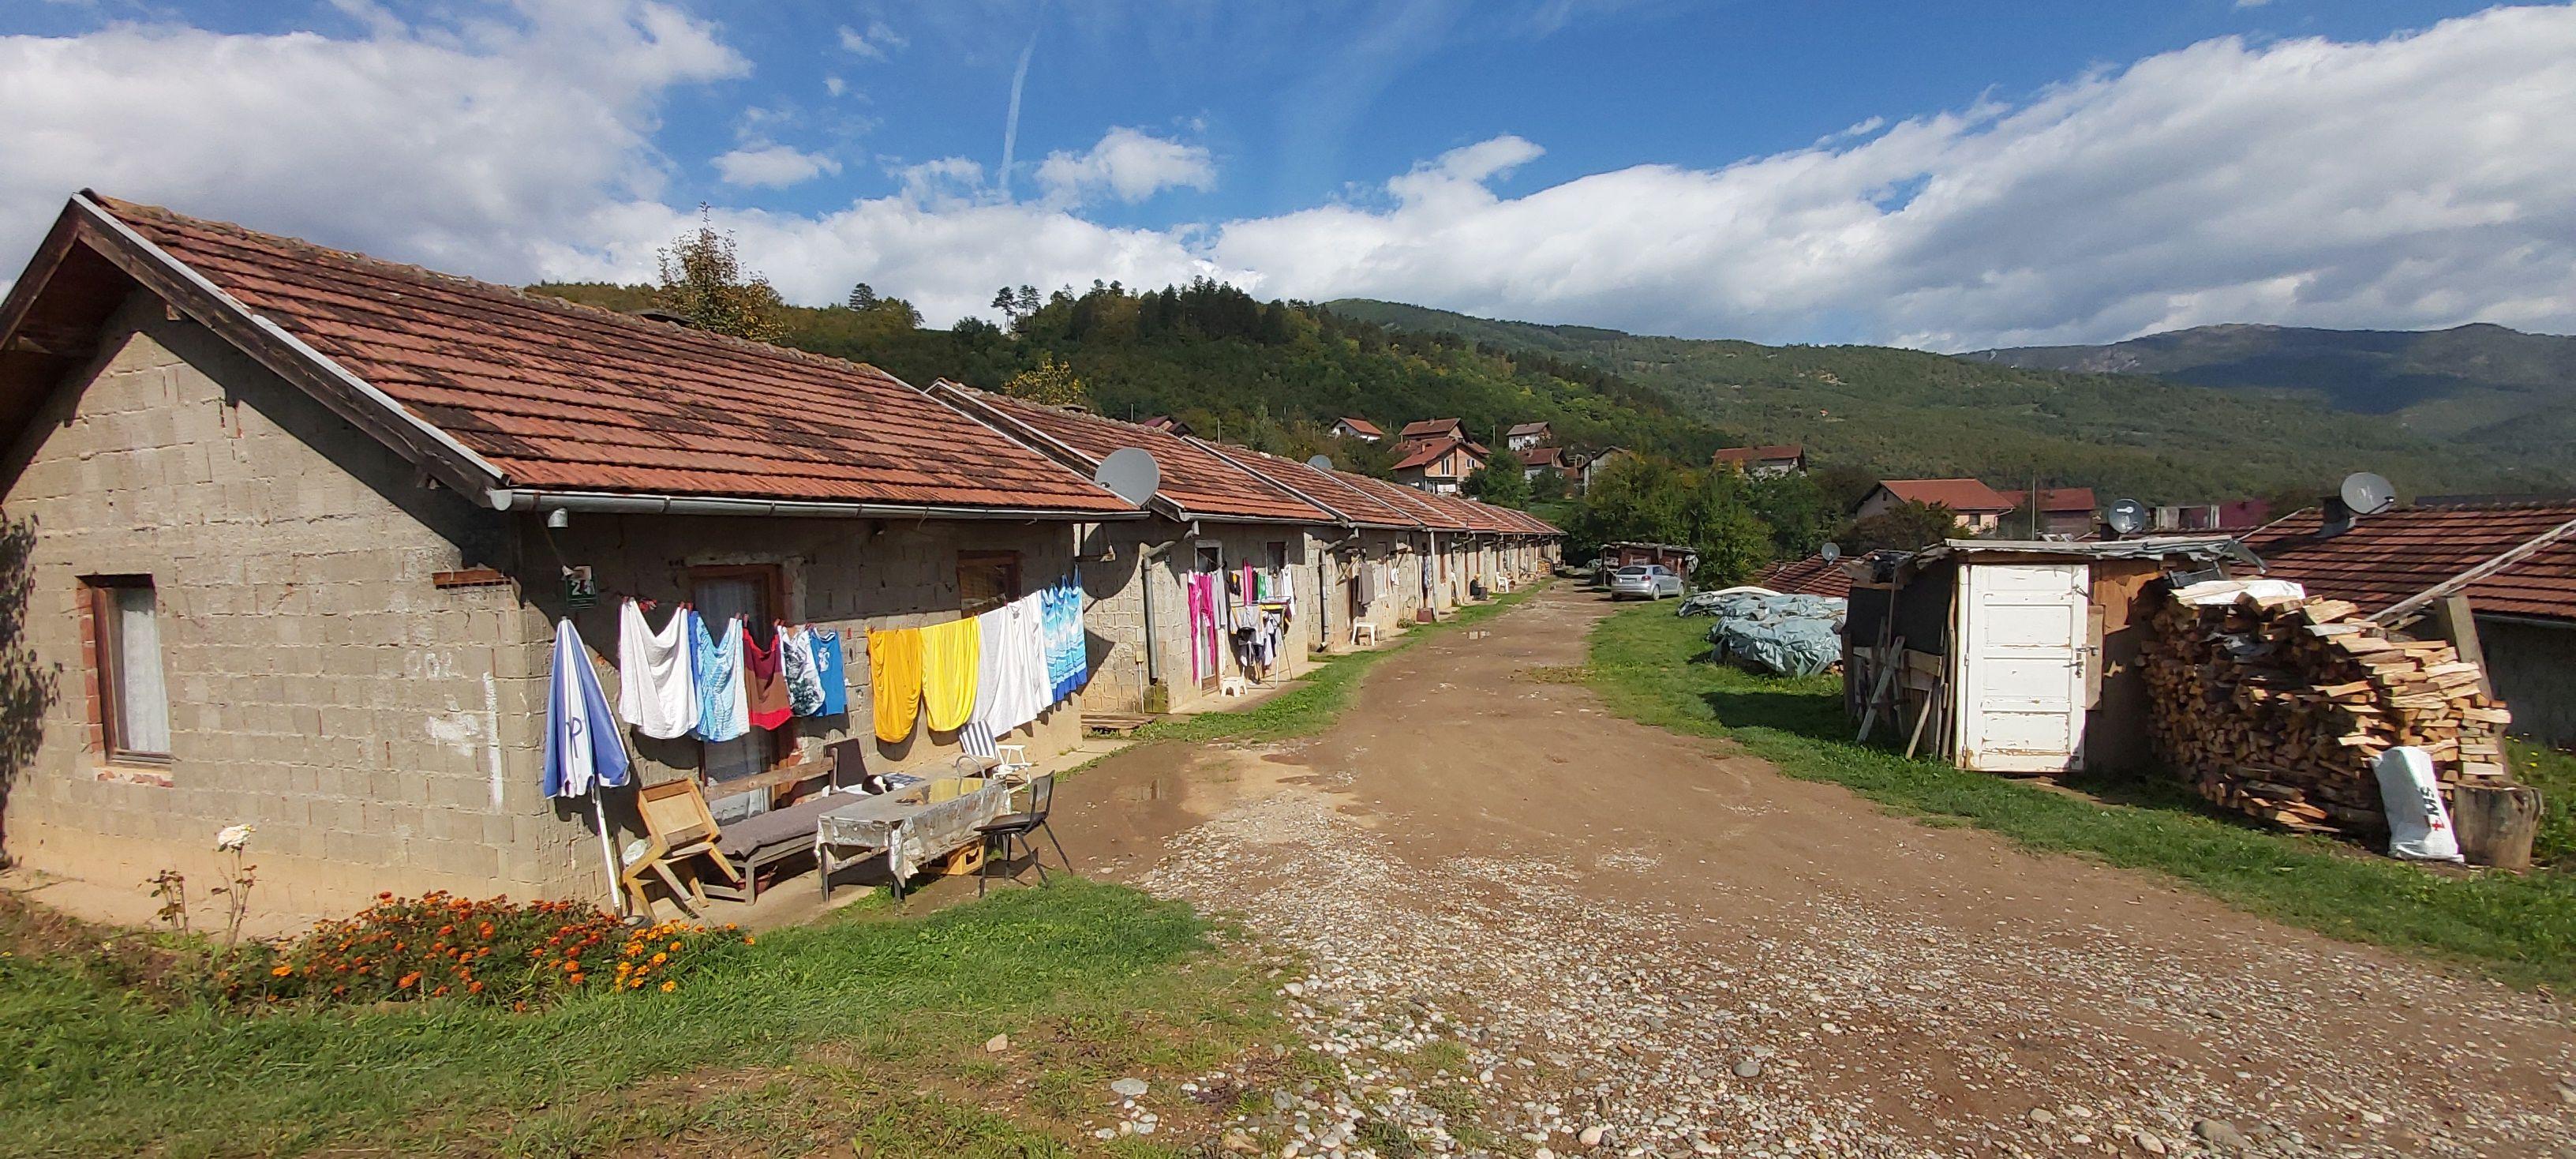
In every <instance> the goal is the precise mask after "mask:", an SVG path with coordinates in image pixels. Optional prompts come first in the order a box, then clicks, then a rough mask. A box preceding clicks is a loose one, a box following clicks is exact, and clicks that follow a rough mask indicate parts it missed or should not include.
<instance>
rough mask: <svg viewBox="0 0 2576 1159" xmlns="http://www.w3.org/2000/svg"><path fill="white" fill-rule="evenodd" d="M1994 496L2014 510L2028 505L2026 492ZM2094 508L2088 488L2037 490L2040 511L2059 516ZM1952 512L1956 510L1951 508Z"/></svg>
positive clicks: (2009, 492)
mask: <svg viewBox="0 0 2576 1159" xmlns="http://www.w3.org/2000/svg"><path fill="white" fill-rule="evenodd" d="M1995 494H1997V495H2001V496H2003V497H2004V499H2005V500H2006V501H2007V502H2009V503H2011V504H2012V505H2013V509H2014V510H2020V509H2021V508H2022V507H2024V506H2026V505H2028V504H2029V503H2030V492H2028V491H1997V492H1995ZM2096 506H2098V505H2097V504H2096V503H2094V502H2093V489H2092V488H2090V487H2042V488H2040V489H2039V509H2040V510H2042V511H2048V512H2056V513H2061V514H2062V513H2064V512H2069V511H2083V512H2091V511H2092V510H2093V509H2094V508H2095V507H2096ZM1953 510H1956V509H1955V508H1953Z"/></svg>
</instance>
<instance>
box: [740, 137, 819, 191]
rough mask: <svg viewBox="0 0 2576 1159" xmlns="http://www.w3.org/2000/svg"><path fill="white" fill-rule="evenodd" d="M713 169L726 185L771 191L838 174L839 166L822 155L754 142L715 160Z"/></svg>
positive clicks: (784, 146)
mask: <svg viewBox="0 0 2576 1159" xmlns="http://www.w3.org/2000/svg"><path fill="white" fill-rule="evenodd" d="M715 166H716V173H717V175H718V176H721V177H723V178H724V179H725V183H726V184H728V185H748V186H755V187H764V188H770V189H777V188H782V187H785V186H789V185H795V184H798V183H800V182H805V181H811V180H813V179H814V178H816V177H819V176H822V175H823V174H825V173H838V172H840V171H841V163H840V162H838V161H835V160H833V159H831V158H830V157H827V156H824V155H823V154H821V153H807V152H804V151H802V150H799V149H795V148H792V147H790V146H786V145H777V144H770V143H766V142H755V143H752V144H748V145H745V146H743V147H742V148H739V149H735V150H733V151H731V152H728V153H723V154H720V155H718V156H717V157H716V160H715Z"/></svg>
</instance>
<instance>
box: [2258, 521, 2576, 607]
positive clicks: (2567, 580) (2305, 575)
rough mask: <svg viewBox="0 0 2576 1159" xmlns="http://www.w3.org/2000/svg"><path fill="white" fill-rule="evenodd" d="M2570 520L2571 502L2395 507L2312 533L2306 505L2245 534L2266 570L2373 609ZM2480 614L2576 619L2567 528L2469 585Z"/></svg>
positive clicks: (2572, 538) (2574, 559)
mask: <svg viewBox="0 0 2576 1159" xmlns="http://www.w3.org/2000/svg"><path fill="white" fill-rule="evenodd" d="M2570 522H2576V502H2561V503H2501V504H2469V505H2460V506H2444V507H2404V508H2399V509H2397V510H2394V511H2383V512H2381V513H2379V514H2377V515H2365V516H2362V517H2361V519H2360V520H2359V521H2358V522H2356V523H2355V524H2353V527H2352V529H2351V530H2349V531H2346V532H2344V533H2343V534H2341V535H2336V536H2331V537H2328V538H2323V539H2320V538H2318V537H2317V530H2318V527H2319V525H2320V514H2319V512H2318V511H2316V510H2315V509H2313V508H2311V509H2309V510H2306V511H2301V512H2298V513H2296V514H2292V515H2288V516H2285V517H2283V518H2281V519H2279V520H2277V521H2275V522H2273V523H2272V524H2271V525H2269V526H2267V527H2265V528H2263V529H2262V530H2261V531H2258V532H2255V533H2254V534H2252V535H2248V536H2246V537H2245V546H2247V547H2249V548H2252V549H2253V550H2254V554H2256V555H2258V556H2261V557H2262V558H2263V563H2264V564H2265V565H2266V567H2267V569H2268V570H2267V571H2266V573H2265V574H2267V575H2270V576H2272V577H2274V578H2278V579H2288V580H2297V581H2298V582H2299V583H2300V584H2301V585H2303V586H2305V587H2306V588H2307V589H2308V592H2309V594H2311V595H2320V596H2330V597H2333V598H2335V599H2341V600H2351V601H2352V602H2354V603H2356V604H2360V605H2361V607H2362V610H2363V611H2364V612H2377V611H2379V610H2381V609H2383V608H2386V607H2388V606H2389V605H2392V604H2396V603H2399V602H2401V601H2404V600H2406V599H2408V598H2410V597H2413V596H2416V595H2419V594H2421V593H2423V592H2425V591H2428V590H2430V589H2432V588H2435V587H2439V586H2441V585H2442V584H2443V583H2445V582H2447V581H2449V580H2451V579H2453V578H2454V577H2457V576H2459V575H2461V574H2462V573H2465V572H2468V571H2470V570H2471V569H2474V568H2476V567H2478V566H2479V565H2481V564H2484V563H2487V562H2489V561H2491V560H2493V559H2495V558H2496V557H2498V556H2501V555H2504V554H2505V553H2507V552H2510V551H2513V550H2514V549H2516V548H2518V547H2521V546H2523V545H2525V544H2528V543H2531V542H2533V541H2534V540H2538V539H2540V538H2542V537H2544V536H2547V535H2550V534H2551V533H2552V532H2555V531H2557V529H2558V528H2560V527H2562V526H2565V525H2567V524H2568V523H2570ZM2466 590H2467V594H2468V597H2469V606H2470V607H2471V608H2472V609H2474V610H2477V611H2481V612H2495V613H2500V614H2505V615H2516V616H2538V617H2545V618H2549V619H2560V620H2576V535H2567V536H2561V537H2560V538H2558V539H2556V540H2554V541H2552V542H2551V543H2550V544H2549V545H2547V546H2545V547H2543V548H2541V549H2540V550H2539V551H2538V552H2537V553H2536V554H2534V555H2532V556H2531V557H2529V558H2527V559H2524V560H2522V561H2520V562H2518V563H2515V564H2513V565H2512V566H2510V567H2506V568H2504V569H2502V570H2500V571H2497V572H2496V573H2494V574H2492V575H2489V576H2486V577H2484V578H2482V579H2479V580H2477V581H2475V582H2473V583H2471V584H2469V585H2468V588H2467V589H2466Z"/></svg>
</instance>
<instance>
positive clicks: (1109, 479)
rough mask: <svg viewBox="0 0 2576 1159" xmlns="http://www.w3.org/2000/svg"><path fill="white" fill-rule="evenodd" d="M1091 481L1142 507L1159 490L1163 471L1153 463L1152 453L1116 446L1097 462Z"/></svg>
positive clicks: (1158, 465)
mask: <svg viewBox="0 0 2576 1159" xmlns="http://www.w3.org/2000/svg"><path fill="white" fill-rule="evenodd" d="M1091 481H1092V482H1094V483H1098V484H1100V485H1101V486H1103V487H1106V488H1108V489H1109V493H1110V494H1112V495H1116V496H1117V497H1119V498H1121V499H1124V500H1126V501H1128V502H1129V503H1132V504H1135V505H1136V506H1138V507H1142V506H1144V505H1145V501H1146V500H1148V499H1152V498H1153V497H1154V493H1155V492H1156V491H1159V490H1161V489H1162V486H1163V468H1162V465H1161V464H1159V463H1156V462H1155V461H1154V453H1153V452H1151V451H1148V450H1146V449H1145V448H1143V447H1120V448H1118V449H1117V450H1114V451H1111V452H1109V457H1108V458H1105V459H1102V460H1100V466H1099V468H1098V469H1096V470H1094V471H1093V472H1092V473H1091Z"/></svg>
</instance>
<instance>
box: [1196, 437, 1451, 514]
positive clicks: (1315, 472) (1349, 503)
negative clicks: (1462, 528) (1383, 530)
mask: <svg viewBox="0 0 2576 1159" xmlns="http://www.w3.org/2000/svg"><path fill="white" fill-rule="evenodd" d="M1193 441H1194V442H1198V443H1199V444H1200V445H1201V446H1204V447H1206V448H1207V449H1208V450H1210V451H1212V452H1214V453H1216V454H1218V455H1222V456H1224V457H1225V458H1227V459H1229V460H1232V461H1233V462H1234V464H1235V465H1236V466H1239V467H1242V468H1243V469H1244V470H1247V471H1250V472H1252V473H1253V474H1256V475H1259V476H1261V477H1262V478H1264V479H1268V480H1270V481H1271V482H1272V483H1276V484H1278V485H1279V486H1282V487H1286V488H1288V489H1290V490H1293V491H1295V492H1297V493H1298V494H1299V495H1303V496H1305V497H1306V498H1308V499H1311V500H1313V501H1315V502H1317V503H1320V504H1322V505H1324V506H1325V507H1328V508H1331V509H1332V510H1333V511H1335V512H1338V513H1339V514H1341V515H1342V516H1343V517H1345V518H1347V519H1348V520H1350V521H1351V522H1353V523H1358V524H1361V525H1364V526H1372V527H1397V528H1408V529H1409V528H1414V527H1419V526H1421V525H1422V521H1421V520H1419V519H1415V518H1414V517H1413V516H1411V515H1409V514H1406V513H1405V512H1404V511H1403V510H1402V509H1401V508H1398V507H1396V506H1394V505H1393V504H1390V503H1388V502H1387V501H1386V500H1384V499H1381V498H1379V497H1377V496H1376V495H1373V494H1370V493H1369V492H1367V491H1363V490H1361V489H1360V488H1358V487H1357V486H1354V485H1352V484H1351V483H1349V482H1347V481H1345V480H1344V479H1343V478H1342V477H1341V476H1340V475H1339V474H1337V473H1335V472H1332V471H1326V470H1322V469H1320V468H1317V467H1313V466H1309V465H1307V464H1305V463H1301V462H1298V461H1297V460H1295V459H1286V458H1281V457H1280V456H1277V455H1273V454H1268V453H1265V452H1262V451H1256V450H1253V449H1252V448H1250V447H1238V446H1235V445H1233V444H1231V443H1210V442H1207V441H1205V440H1193Z"/></svg>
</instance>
